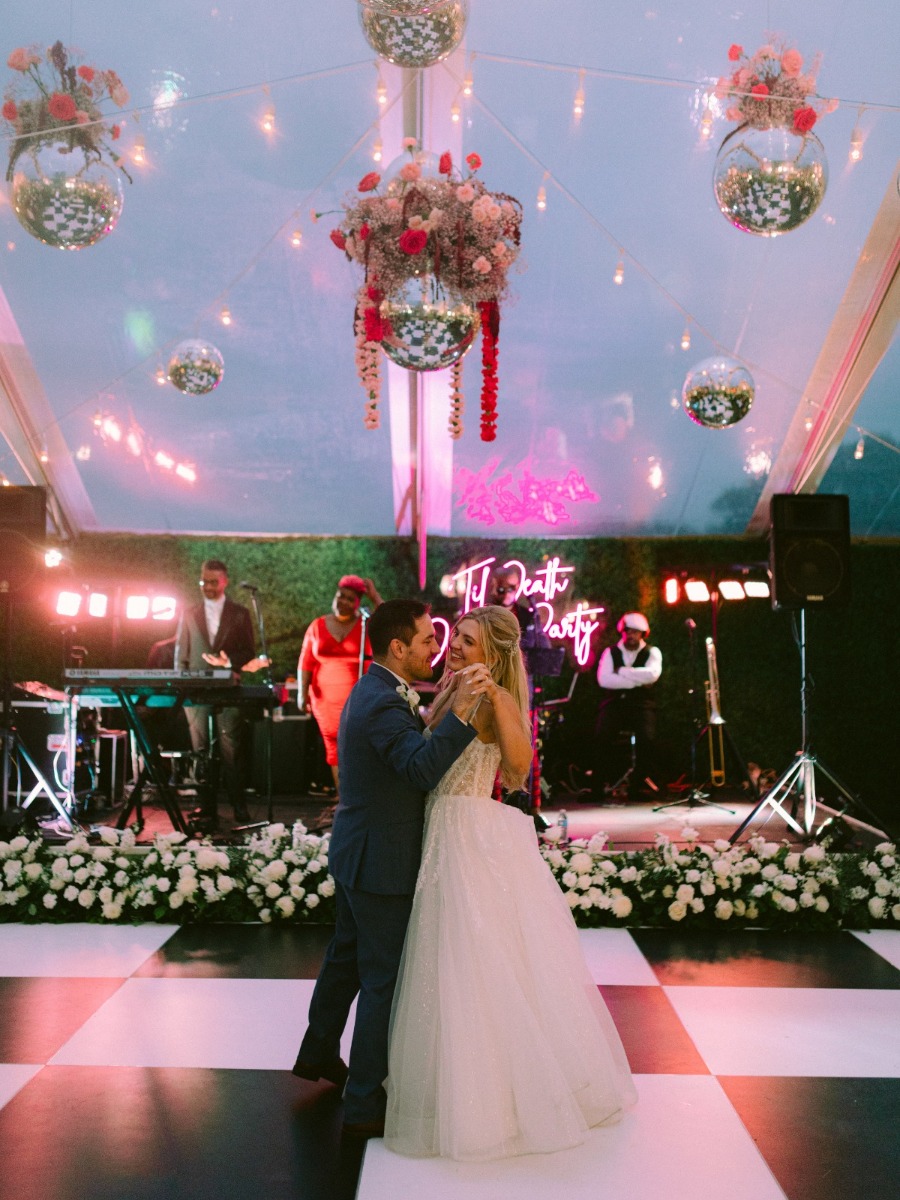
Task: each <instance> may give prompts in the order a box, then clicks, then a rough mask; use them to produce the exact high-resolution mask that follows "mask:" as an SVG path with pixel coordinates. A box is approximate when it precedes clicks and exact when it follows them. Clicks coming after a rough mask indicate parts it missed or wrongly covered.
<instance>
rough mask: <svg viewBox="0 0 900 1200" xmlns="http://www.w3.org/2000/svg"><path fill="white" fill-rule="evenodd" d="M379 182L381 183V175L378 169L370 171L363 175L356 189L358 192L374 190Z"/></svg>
mask: <svg viewBox="0 0 900 1200" xmlns="http://www.w3.org/2000/svg"><path fill="white" fill-rule="evenodd" d="M379 183H381V176H380V175H379V174H378V172H377V171H370V172H369V173H368V175H363V177H362V179H361V180H360V181H359V183H358V184H357V185H356V190H357V191H358V192H374V191H375V189H376V188H377V187H378V185H379Z"/></svg>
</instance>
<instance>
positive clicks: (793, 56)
mask: <svg viewBox="0 0 900 1200" xmlns="http://www.w3.org/2000/svg"><path fill="white" fill-rule="evenodd" d="M781 69H782V71H784V73H785V75H787V76H788V78H789V79H796V78H797V76H798V75H799V74H800V72H801V71H802V70H803V55H802V54H801V53H800V51H799V50H785V52H784V54H782V56H781Z"/></svg>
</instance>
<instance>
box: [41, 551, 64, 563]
mask: <svg viewBox="0 0 900 1200" xmlns="http://www.w3.org/2000/svg"><path fill="white" fill-rule="evenodd" d="M62 560H63V556H62V553H61V552H60V551H59V550H48V551H47V552H46V553H45V554H44V566H45V567H58V566H59V564H60V563H61V562H62Z"/></svg>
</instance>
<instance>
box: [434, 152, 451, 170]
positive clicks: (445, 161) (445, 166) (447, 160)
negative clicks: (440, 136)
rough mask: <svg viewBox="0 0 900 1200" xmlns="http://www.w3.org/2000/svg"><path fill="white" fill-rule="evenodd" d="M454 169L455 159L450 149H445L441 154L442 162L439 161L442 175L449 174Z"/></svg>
mask: <svg viewBox="0 0 900 1200" xmlns="http://www.w3.org/2000/svg"><path fill="white" fill-rule="evenodd" d="M452 170H453V159H452V158H451V157H450V151H449V150H445V151H444V153H443V154H442V155H441V159H440V162H439V163H438V172H439V174H441V175H449V174H450V172H451V171H452Z"/></svg>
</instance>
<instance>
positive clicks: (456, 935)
mask: <svg viewBox="0 0 900 1200" xmlns="http://www.w3.org/2000/svg"><path fill="white" fill-rule="evenodd" d="M473 663H485V664H487V666H488V667H489V668H490V671H491V676H492V679H493V685H492V686H490V687H489V688H488V690H487V692H486V693H485V699H484V700H483V701H482V702H481V704H480V705H479V708H478V709H477V711H476V713H475V715H474V716H473V718H472V724H474V725H475V727H476V729H477V731H478V736H477V738H476V739H475V740H474V741H473V742H471V743H470V744H469V746H468V747H467V748H466V750H465V751H464V753H463V754H462V755H461V756H460V757H459V758H458V759H457V760H456V762H455V763H454V764H453V766H452V767H451V768H450V769H449V770H448V771H447V773H446V775H444V777H443V779H442V780H441V781H440V783H439V784H438V785H437V787H436V788H435V789H434V791H433V792H432V793H431V794H430V795H429V797H428V802H427V808H426V824H425V839H424V844H423V849H422V865H421V868H420V871H419V877H418V882H417V884H416V895H415V900H414V903H413V910H412V917H411V919H410V923H409V929H408V932H407V935H406V943H405V947H404V951H403V962H402V964H401V968H400V980H399V983H398V986H397V991H396V993H395V995H394V1006H393V1012H392V1017H391V1044H390V1059H389V1069H388V1080H387V1095H388V1103H387V1116H386V1120H385V1144H386V1145H387V1146H388V1147H389V1148H390V1149H391V1150H395V1151H397V1152H398V1153H400V1154H407V1155H412V1156H416V1157H425V1156H433V1155H440V1156H442V1157H446V1158H453V1159H464V1160H478V1159H495V1158H506V1157H511V1156H513V1155H519V1154H534V1153H548V1152H551V1151H554V1150H562V1149H564V1148H566V1147H570V1146H576V1145H578V1144H579V1143H581V1142H583V1141H584V1140H585V1138H586V1136H587V1131H588V1130H589V1129H590V1128H592V1127H593V1126H595V1125H604V1124H607V1123H609V1122H612V1121H615V1120H617V1119H618V1118H619V1117H620V1115H621V1113H622V1110H623V1108H624V1107H625V1106H626V1105H629V1104H631V1103H633V1102H634V1101H635V1099H636V1093H635V1090H634V1086H633V1084H632V1081H631V1075H630V1073H629V1070H628V1063H627V1061H626V1058H625V1052H624V1050H623V1048H622V1044H621V1042H620V1041H619V1036H618V1034H617V1032H616V1029H615V1026H614V1025H613V1021H612V1018H611V1017H610V1015H609V1012H608V1011H607V1009H606V1006H605V1005H604V1003H603V1000H602V999H601V997H600V994H599V992H598V990H597V987H596V985H595V984H594V983H593V981H592V979H591V977H590V974H589V972H588V970H587V966H586V965H585V962H584V959H583V957H582V954H581V947H580V945H579V941H578V933H577V930H576V928H575V922H574V921H573V919H572V914H571V912H570V910H569V907H568V905H567V904H566V902H565V900H564V898H563V895H562V892H561V891H560V889H559V886H558V884H557V883H556V881H555V880H554V878H553V876H552V874H551V872H550V870H549V868H548V867H547V865H546V863H545V862H544V861H543V859H542V858H541V856H540V852H539V850H538V847H537V844H536V842H535V834H534V824H533V822H532V819H531V818H530V817H528V816H526V815H525V814H524V813H522V812H520V811H519V810H518V809H515V808H512V807H510V806H508V805H504V804H498V803H497V802H496V801H494V800H492V799H491V791H492V788H493V783H494V778H495V776H496V773H497V770H498V768H499V769H500V772H501V777H502V780H503V783H504V785H505V786H507V787H511V788H515V787H520V786H521V784H522V782H523V780H524V778H525V776H526V775H527V773H528V770H529V767H530V765H531V741H530V735H529V727H528V710H527V705H528V700H527V690H526V680H525V670H524V665H523V662H522V655H521V651H520V650H519V625H518V621H517V620H516V617H515V615H514V614H513V613H512V612H510V611H509V610H508V609H504V608H499V607H495V606H486V607H484V608H476V609H472V610H471V611H470V612H468V613H466V614H465V616H464V617H462V618H461V619H460V621H459V622H458V623H457V625H456V627H455V629H454V631H453V635H452V637H451V640H450V649H449V653H448V657H447V666H446V669H445V672H444V677H443V679H442V680H441V685H440V688H439V691H438V697H437V700H436V701H435V704H434V706H433V710H432V713H431V717H430V722H431V723H432V724H433V723H434V722H435V721H439V720H440V719H441V717H442V716H443V715H444V713H445V711H446V708H447V706H448V705H449V704H450V702H451V701H452V698H453V690H454V686H455V678H456V675H457V673H458V672H459V671H461V670H462V669H463V668H464V667H467V666H470V665H472V664H473Z"/></svg>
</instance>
